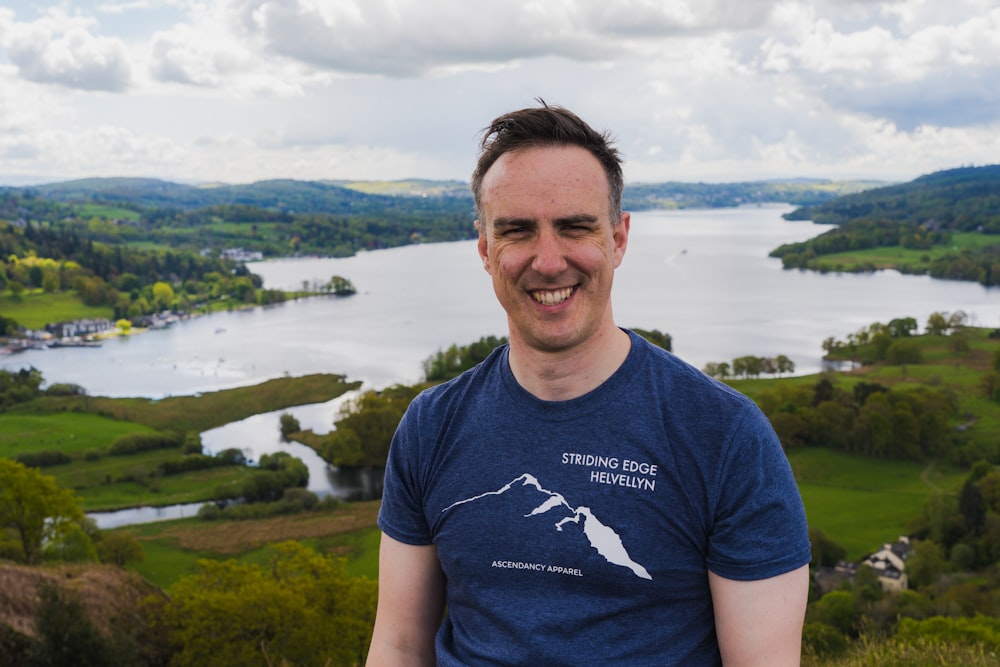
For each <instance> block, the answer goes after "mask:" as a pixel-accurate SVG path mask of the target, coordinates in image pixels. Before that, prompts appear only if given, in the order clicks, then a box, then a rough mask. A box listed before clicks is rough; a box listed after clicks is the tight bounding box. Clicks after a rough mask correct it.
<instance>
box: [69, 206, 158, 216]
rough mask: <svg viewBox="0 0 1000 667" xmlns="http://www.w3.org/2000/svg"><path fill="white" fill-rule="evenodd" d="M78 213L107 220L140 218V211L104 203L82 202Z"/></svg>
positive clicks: (78, 207)
mask: <svg viewBox="0 0 1000 667" xmlns="http://www.w3.org/2000/svg"><path fill="white" fill-rule="evenodd" d="M77 215H79V216H80V217H81V218H104V219H105V220H138V219H139V218H140V217H142V216H140V215H139V212H138V211H133V210H131V209H127V208H118V207H116V206H106V205H104V204H80V205H79V206H77Z"/></svg>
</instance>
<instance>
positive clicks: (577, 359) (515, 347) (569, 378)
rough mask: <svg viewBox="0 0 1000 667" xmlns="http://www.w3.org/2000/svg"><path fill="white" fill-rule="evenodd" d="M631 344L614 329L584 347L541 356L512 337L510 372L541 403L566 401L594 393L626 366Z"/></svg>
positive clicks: (619, 330)
mask: <svg viewBox="0 0 1000 667" xmlns="http://www.w3.org/2000/svg"><path fill="white" fill-rule="evenodd" d="M631 348H632V340H631V339H630V338H629V335H628V334H627V333H625V332H624V331H622V330H621V329H619V328H618V327H617V326H613V327H609V328H605V329H603V330H602V331H600V332H598V333H596V334H594V336H592V337H591V338H590V339H589V340H588V341H587V344H586V345H583V346H579V347H576V348H573V349H571V350H565V351H560V352H543V351H540V350H536V349H534V348H531V347H530V346H528V345H526V344H524V343H523V342H521V341H518V340H517V338H516V337H514V336H511V343H510V369H511V372H512V373H513V374H514V378H515V379H516V380H517V382H518V384H520V385H521V387H523V388H524V389H525V390H526V391H527V392H528V393H530V394H532V395H533V396H535V397H536V398H540V399H542V400H543V401H568V400H570V399H572V398H577V397H579V396H583V395H584V394H586V393H588V392H590V391H593V390H594V389H597V387H599V386H600V385H601V384H602V383H604V381H605V380H607V379H608V378H610V377H611V376H612V375H614V373H615V371H617V370H618V368H619V367H621V365H622V364H623V363H624V362H625V358H626V357H628V353H629V350H630V349H631Z"/></svg>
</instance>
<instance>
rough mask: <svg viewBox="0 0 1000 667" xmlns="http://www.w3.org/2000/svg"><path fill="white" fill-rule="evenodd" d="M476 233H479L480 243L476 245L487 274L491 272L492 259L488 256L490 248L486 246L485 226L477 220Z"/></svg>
mask: <svg viewBox="0 0 1000 667" xmlns="http://www.w3.org/2000/svg"><path fill="white" fill-rule="evenodd" d="M475 224H476V231H478V232H479V241H478V243H476V249H477V250H478V251H479V259H481V260H482V261H483V268H484V269H485V270H486V273H489V272H490V257H489V254H488V247H487V244H486V230H485V229H483V224H482V223H481V222H480V221H479V220H476V223H475Z"/></svg>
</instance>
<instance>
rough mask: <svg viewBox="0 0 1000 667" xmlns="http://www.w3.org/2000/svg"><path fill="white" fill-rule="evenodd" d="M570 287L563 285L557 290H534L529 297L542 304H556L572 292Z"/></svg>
mask: <svg viewBox="0 0 1000 667" xmlns="http://www.w3.org/2000/svg"><path fill="white" fill-rule="evenodd" d="M573 289H574V288H572V287H564V288H562V289H557V290H534V291H532V292H531V298H532V299H534V300H535V301H537V302H538V303H540V304H542V305H543V306H558V305H559V304H560V303H562V302H563V301H565V300H566V299H568V298H569V297H570V296H572V294H573Z"/></svg>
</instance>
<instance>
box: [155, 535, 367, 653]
mask: <svg viewBox="0 0 1000 667" xmlns="http://www.w3.org/2000/svg"><path fill="white" fill-rule="evenodd" d="M198 568H199V571H198V573H197V574H195V575H192V576H188V577H184V578H182V579H181V580H180V581H178V582H177V583H176V584H175V585H174V586H173V587H172V588H171V597H170V600H169V602H167V603H166V604H165V605H164V606H163V609H162V615H161V618H162V624H163V627H164V629H165V630H166V632H167V634H168V635H169V637H170V639H171V643H172V644H173V645H174V646H176V647H178V650H177V651H176V652H175V653H174V654H173V656H172V659H171V662H170V664H171V665H174V666H175V667H185V666H188V665H190V666H191V667H201V666H202V665H205V664H206V660H207V659H208V658H209V656H211V664H212V665H216V666H217V667H227V666H232V667H244V666H245V665H251V664H282V663H285V664H293V665H302V666H308V665H315V666H316V667H326V666H331V667H333V666H337V665H344V666H353V665H358V664H363V663H364V661H365V657H366V655H367V652H368V645H369V643H370V641H371V629H372V625H373V624H374V619H375V601H376V585H375V583H374V582H373V581H370V580H368V579H364V578H359V577H351V576H349V575H348V574H347V570H346V567H345V565H344V562H343V560H341V559H333V558H328V557H324V556H322V555H320V554H318V553H316V552H315V551H312V550H311V549H308V548H306V547H304V546H302V545H301V544H298V543H295V542H286V543H282V544H278V545H275V546H274V547H272V548H271V557H270V559H269V561H268V563H267V564H266V565H264V566H263V567H262V566H258V565H251V564H241V563H238V562H236V561H232V560H229V561H224V562H216V561H209V560H205V561H201V562H200V563H199V564H198Z"/></svg>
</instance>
